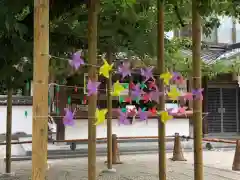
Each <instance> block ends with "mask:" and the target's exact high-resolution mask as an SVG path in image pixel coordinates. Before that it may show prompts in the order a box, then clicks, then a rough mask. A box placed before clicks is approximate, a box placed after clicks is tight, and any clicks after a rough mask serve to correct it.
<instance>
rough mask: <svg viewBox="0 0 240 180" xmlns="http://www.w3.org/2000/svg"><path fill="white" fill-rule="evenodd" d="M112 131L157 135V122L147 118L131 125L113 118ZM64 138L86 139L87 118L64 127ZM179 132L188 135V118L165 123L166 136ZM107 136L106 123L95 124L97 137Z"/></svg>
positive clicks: (123, 135)
mask: <svg viewBox="0 0 240 180" xmlns="http://www.w3.org/2000/svg"><path fill="white" fill-rule="evenodd" d="M112 129H113V133H114V134H117V136H119V137H128V136H157V135H158V122H157V119H149V120H148V124H146V122H139V121H138V122H135V123H134V124H133V125H119V124H118V120H116V119H115V120H113V123H112ZM65 133H66V136H65V139H82V138H83V139H87V138H88V122H87V120H82V121H75V125H74V126H67V127H66V131H65ZM175 133H179V134H180V135H181V136H183V135H184V136H189V135H190V127H189V119H172V120H169V121H168V122H167V124H166V136H171V135H174V134H175ZM106 136H107V125H106V122H105V124H102V125H99V126H97V138H105V137H106Z"/></svg>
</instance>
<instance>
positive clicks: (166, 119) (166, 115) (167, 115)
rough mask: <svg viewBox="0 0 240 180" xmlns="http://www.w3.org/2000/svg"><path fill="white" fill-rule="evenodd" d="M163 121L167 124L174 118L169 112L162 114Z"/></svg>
mask: <svg viewBox="0 0 240 180" xmlns="http://www.w3.org/2000/svg"><path fill="white" fill-rule="evenodd" d="M160 117H161V121H162V122H163V123H164V124H165V123H166V122H167V121H168V120H170V119H173V116H171V115H169V114H168V112H167V111H163V112H161V113H160Z"/></svg>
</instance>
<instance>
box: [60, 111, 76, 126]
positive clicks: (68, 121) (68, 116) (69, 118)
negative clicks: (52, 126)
mask: <svg viewBox="0 0 240 180" xmlns="http://www.w3.org/2000/svg"><path fill="white" fill-rule="evenodd" d="M64 111H65V116H64V117H63V124H64V125H66V126H73V125H74V115H75V112H72V111H70V110H69V109H68V108H65V109H64Z"/></svg>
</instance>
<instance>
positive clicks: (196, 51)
mask: <svg viewBox="0 0 240 180" xmlns="http://www.w3.org/2000/svg"><path fill="white" fill-rule="evenodd" d="M199 5H200V0H193V1H192V44H193V47H192V56H193V57H192V66H193V68H192V80H193V89H201V87H202V84H201V83H202V74H201V56H200V53H201V35H202V32H201V28H202V27H201V17H200V13H199ZM193 125H194V179H195V180H203V152H202V129H203V128H202V100H201V99H194V100H193Z"/></svg>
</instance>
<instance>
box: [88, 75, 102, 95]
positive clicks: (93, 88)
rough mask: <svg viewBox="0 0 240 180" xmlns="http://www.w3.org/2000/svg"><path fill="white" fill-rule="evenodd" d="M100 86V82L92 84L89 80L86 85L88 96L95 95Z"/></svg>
mask: <svg viewBox="0 0 240 180" xmlns="http://www.w3.org/2000/svg"><path fill="white" fill-rule="evenodd" d="M100 84H101V83H100V82H93V81H91V80H90V79H89V80H88V84H87V90H88V96H91V95H93V94H97V90H98V86H99V85H100Z"/></svg>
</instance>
